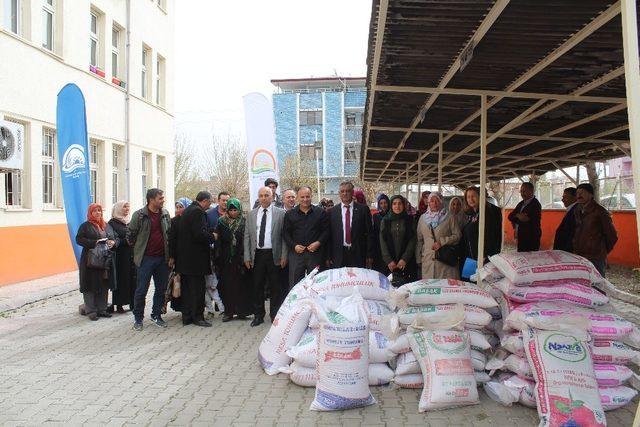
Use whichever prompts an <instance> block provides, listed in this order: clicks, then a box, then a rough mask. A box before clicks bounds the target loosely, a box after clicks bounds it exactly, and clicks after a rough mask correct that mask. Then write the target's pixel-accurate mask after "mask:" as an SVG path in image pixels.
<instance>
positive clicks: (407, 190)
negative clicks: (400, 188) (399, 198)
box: [404, 165, 409, 200]
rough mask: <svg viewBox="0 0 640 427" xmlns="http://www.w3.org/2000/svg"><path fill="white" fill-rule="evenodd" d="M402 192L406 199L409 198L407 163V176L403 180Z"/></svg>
mask: <svg viewBox="0 0 640 427" xmlns="http://www.w3.org/2000/svg"><path fill="white" fill-rule="evenodd" d="M404 192H405V197H406V199H407V200H409V165H407V177H406V180H405V182H404Z"/></svg>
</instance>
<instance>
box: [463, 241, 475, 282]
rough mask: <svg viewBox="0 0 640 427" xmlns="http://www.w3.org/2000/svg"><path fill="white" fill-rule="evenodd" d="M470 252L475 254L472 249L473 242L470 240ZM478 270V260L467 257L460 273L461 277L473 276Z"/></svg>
mask: <svg viewBox="0 0 640 427" xmlns="http://www.w3.org/2000/svg"><path fill="white" fill-rule="evenodd" d="M469 253H470V254H473V251H472V250H471V242H469ZM477 270H478V261H477V260H475V259H473V258H467V259H465V260H464V265H463V266H462V273H461V274H460V278H461V279H470V278H471V276H473V275H474V274H476V271H477Z"/></svg>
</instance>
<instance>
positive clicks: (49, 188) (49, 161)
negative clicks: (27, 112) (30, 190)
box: [41, 127, 58, 208]
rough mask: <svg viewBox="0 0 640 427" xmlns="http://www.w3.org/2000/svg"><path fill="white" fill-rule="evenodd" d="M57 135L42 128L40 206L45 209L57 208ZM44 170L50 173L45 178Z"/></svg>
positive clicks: (50, 129)
mask: <svg viewBox="0 0 640 427" xmlns="http://www.w3.org/2000/svg"><path fill="white" fill-rule="evenodd" d="M56 150H57V134H56V130H55V129H52V128H48V127H43V128H42V150H41V157H42V159H41V164H42V205H43V206H44V207H45V208H55V207H57V206H58V191H57V190H58V173H57V172H58V171H57V167H56V163H57V162H56V157H57V156H56ZM45 169H48V170H49V171H50V176H49V177H48V178H47V176H46V174H45Z"/></svg>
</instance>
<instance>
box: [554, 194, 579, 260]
mask: <svg viewBox="0 0 640 427" xmlns="http://www.w3.org/2000/svg"><path fill="white" fill-rule="evenodd" d="M577 206H578V204H577V203H576V204H575V205H573V207H572V208H571V209H569V210H568V211H567V213H566V214H565V216H564V218H562V222H561V223H560V225H559V226H558V229H557V230H556V236H555V238H554V239H553V249H557V250H561V251H567V252H573V236H574V235H575V234H576V215H575V210H576V207H577Z"/></svg>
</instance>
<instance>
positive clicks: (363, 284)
mask: <svg viewBox="0 0 640 427" xmlns="http://www.w3.org/2000/svg"><path fill="white" fill-rule="evenodd" d="M390 288H391V283H390V282H389V279H387V277H386V276H384V275H383V274H381V273H378V272H377V271H374V270H367V269H365V268H352V267H344V268H332V269H330V270H326V271H323V272H322V273H318V274H316V275H315V276H314V278H313V282H312V283H311V285H310V290H311V292H313V293H315V294H316V295H319V296H336V297H347V296H350V295H352V294H353V292H354V291H357V292H358V293H359V294H360V295H362V298H364V299H366V300H376V301H385V300H386V298H387V294H388V293H389V289H390Z"/></svg>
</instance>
